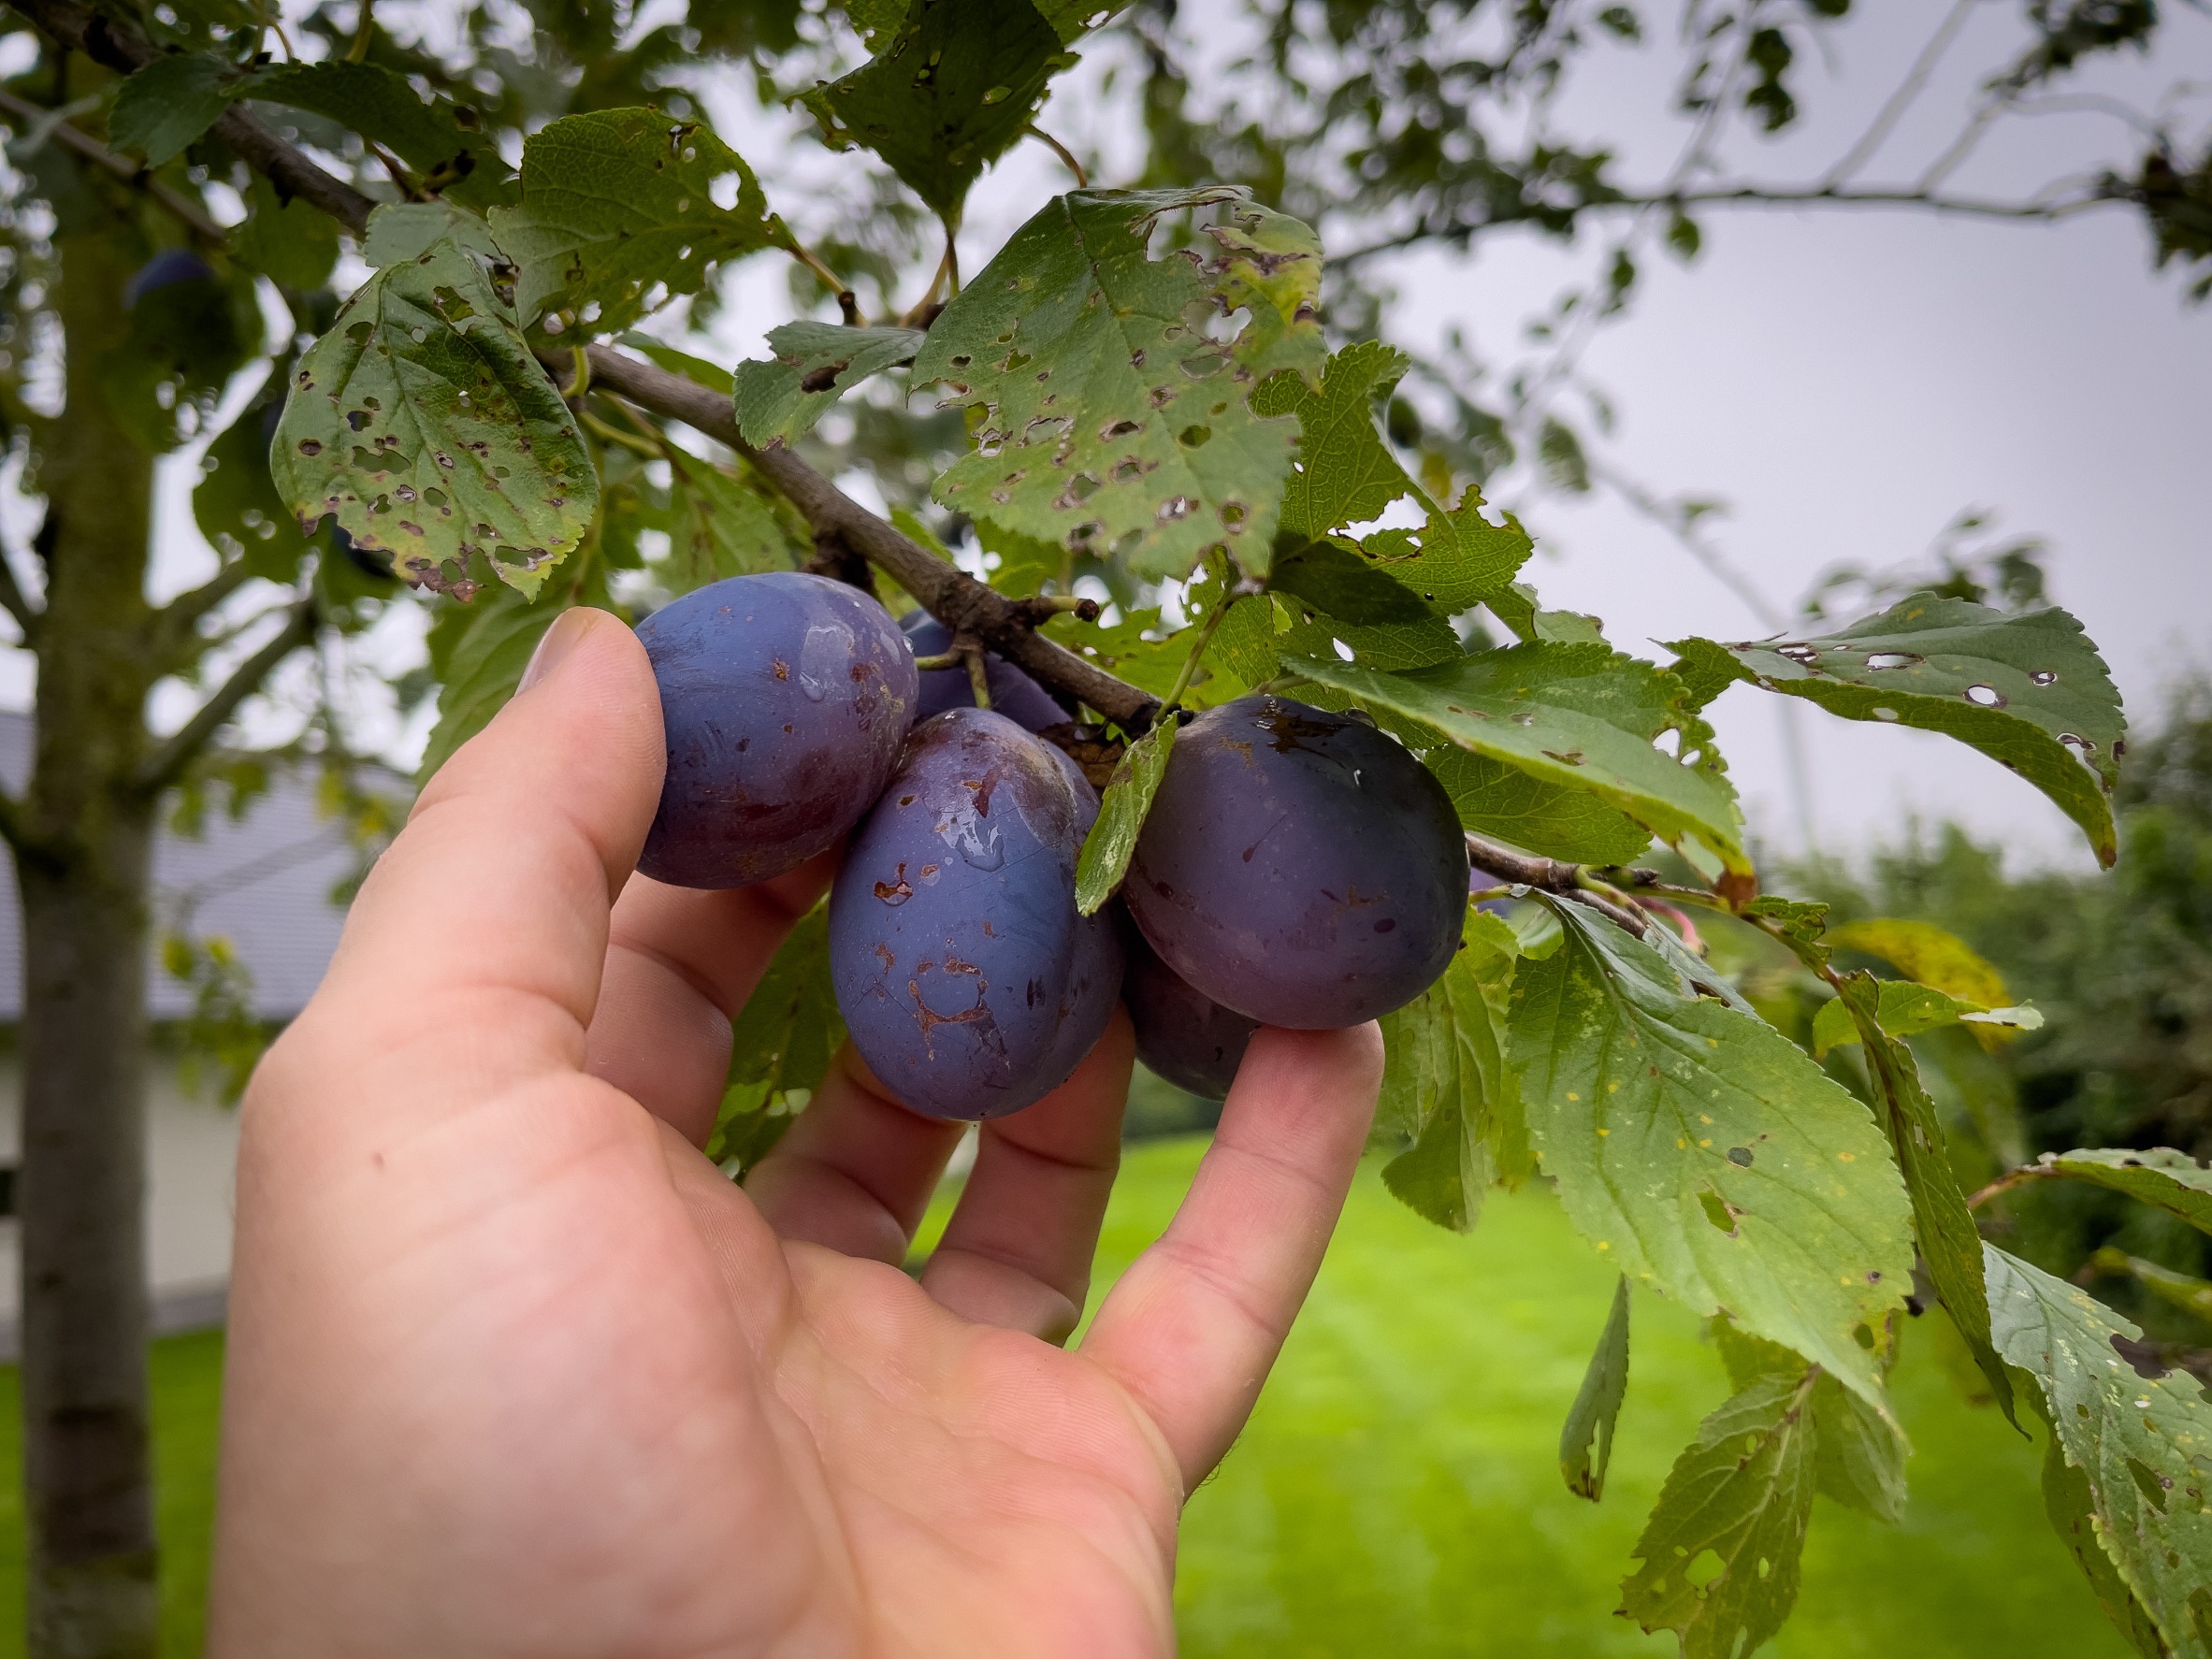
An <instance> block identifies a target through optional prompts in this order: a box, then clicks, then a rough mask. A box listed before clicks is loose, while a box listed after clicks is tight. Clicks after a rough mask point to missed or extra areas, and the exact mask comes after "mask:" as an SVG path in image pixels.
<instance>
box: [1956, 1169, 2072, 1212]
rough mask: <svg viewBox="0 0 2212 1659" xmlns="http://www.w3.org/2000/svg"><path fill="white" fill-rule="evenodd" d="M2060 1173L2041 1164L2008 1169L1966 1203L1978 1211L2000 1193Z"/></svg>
mask: <svg viewBox="0 0 2212 1659" xmlns="http://www.w3.org/2000/svg"><path fill="white" fill-rule="evenodd" d="M2058 1173H2059V1172H2058V1171H2057V1170H2054V1169H2052V1168H2050V1167H2049V1166H2048V1165H2046V1164H2041V1163H2023V1164H2022V1165H2020V1167H2019V1168H2017V1169H2008V1170H2006V1171H2005V1172H2004V1174H2002V1175H2001V1176H1998V1177H1997V1178H1996V1179H1995V1180H1994V1181H1991V1182H1990V1183H1989V1184H1988V1186H1987V1187H1984V1188H1983V1189H1982V1190H1980V1191H1979V1192H1976V1193H1975V1194H1974V1195H1973V1197H1972V1198H1969V1199H1968V1200H1967V1201H1966V1207H1967V1208H1968V1209H1970V1210H1978V1209H1980V1208H1981V1207H1982V1205H1985V1204H1988V1202H1989V1200H1991V1199H1992V1198H1995V1197H1996V1196H1998V1194H2000V1193H2002V1192H2010V1191H2011V1190H2013V1189H2014V1188H2016V1187H2025V1186H2026V1185H2028V1183H2029V1182H2031V1181H2040V1180H2044V1179H2046V1177H2048V1176H2054V1175H2057V1174H2058Z"/></svg>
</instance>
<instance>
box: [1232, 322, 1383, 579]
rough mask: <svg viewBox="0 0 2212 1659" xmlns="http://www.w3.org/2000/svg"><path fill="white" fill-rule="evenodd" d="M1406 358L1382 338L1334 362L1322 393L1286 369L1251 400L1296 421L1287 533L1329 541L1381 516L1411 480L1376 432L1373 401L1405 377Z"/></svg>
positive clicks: (1285, 500)
mask: <svg viewBox="0 0 2212 1659" xmlns="http://www.w3.org/2000/svg"><path fill="white" fill-rule="evenodd" d="M1408 361H1409V359H1408V358H1407V356H1406V354H1405V353H1403V352H1401V351H1398V350H1397V349H1396V348H1395V347H1393V346H1386V345H1384V344H1382V343H1381V341H1380V340H1363V341H1361V342H1359V343H1358V344H1355V345H1350V346H1346V347H1345V348H1344V349H1343V350H1342V351H1340V352H1338V353H1337V354H1336V355H1335V356H1333V357H1331V358H1330V359H1329V361H1328V366H1327V368H1325V369H1324V370H1323V373H1322V382H1321V384H1320V385H1319V386H1318V387H1314V386H1308V384H1307V383H1306V382H1305V380H1304V379H1303V378H1301V377H1300V376H1299V375H1298V374H1297V373H1295V372H1294V371H1292V370H1288V369H1285V370H1283V371H1281V372H1279V373H1277V374H1274V375H1270V376H1269V377H1268V379H1267V381H1266V382H1265V384H1263V385H1262V386H1261V387H1260V389H1259V390H1258V391H1257V392H1255V393H1253V394H1252V408H1253V409H1254V410H1256V411H1258V412H1259V413H1261V414H1263V415H1295V416H1296V417H1297V419H1298V458H1297V460H1296V461H1295V462H1294V463H1293V465H1292V469H1291V479H1290V482H1289V483H1288V484H1287V485H1285V486H1284V489H1283V493H1282V527H1283V529H1284V530H1285V531H1286V532H1287V533H1289V534H1290V535H1293V536H1299V537H1311V536H1320V535H1324V534H1326V533H1327V532H1328V531H1330V530H1338V529H1342V528H1343V527H1345V526H1347V525H1353V524H1360V523H1363V522H1365V521H1366V520H1367V519H1371V518H1378V517H1380V516H1381V513H1382V510H1383V509H1384V508H1386V507H1388V506H1389V505H1390V504H1391V503H1392V502H1393V501H1395V500H1397V499H1398V498H1400V497H1402V496H1409V495H1411V494H1413V493H1414V484H1413V481H1412V479H1410V478H1409V477H1408V476H1407V475H1406V469H1404V468H1403V467H1401V466H1399V465H1398V459H1397V457H1396V456H1395V455H1394V454H1391V453H1390V449H1389V446H1388V445H1387V444H1385V443H1384V442H1383V441H1382V434H1381V432H1379V431H1377V430H1376V428H1375V403H1376V400H1377V399H1378V398H1381V397H1388V396H1389V395H1390V389H1391V388H1392V387H1393V386H1395V385H1396V384H1397V382H1398V380H1399V378H1400V377H1401V376H1403V375H1404V374H1405V372H1406V368H1407V364H1408Z"/></svg>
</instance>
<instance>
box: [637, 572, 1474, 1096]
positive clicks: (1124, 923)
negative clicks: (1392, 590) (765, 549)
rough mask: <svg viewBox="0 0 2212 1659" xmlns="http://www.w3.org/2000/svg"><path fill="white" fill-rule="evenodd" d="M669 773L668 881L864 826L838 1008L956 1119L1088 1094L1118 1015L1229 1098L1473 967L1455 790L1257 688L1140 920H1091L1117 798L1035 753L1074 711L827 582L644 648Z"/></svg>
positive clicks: (1223, 736) (834, 951)
mask: <svg viewBox="0 0 2212 1659" xmlns="http://www.w3.org/2000/svg"><path fill="white" fill-rule="evenodd" d="M638 637H639V639H640V640H641V641H643V643H644V646H645V649H646V653H647V655H648V656H650V657H651V658H652V662H653V669H654V673H655V676H656V678H657V679H658V683H659V687H660V703H661V712H662V717H663V719H664V721H665V723H666V727H667V734H668V774H667V781H666V783H665V785H664V786H663V788H662V792H661V798H660V808H659V812H658V815H657V816H656V817H655V818H654V821H653V828H652V831H651V833H650V835H649V836H648V838H647V840H646V843H645V850H644V854H643V858H641V859H640V861H639V868H640V869H641V870H643V872H644V873H646V874H647V875H650V876H653V877H654V878H656V879H657V880H660V881H665V882H673V883H676V884H679V885H681V886H685V887H743V886H745V885H747V884H749V883H753V882H759V881H766V880H768V879H769V878H771V877H773V876H775V875H780V874H782V873H784V872H786V871H788V870H790V869H793V868H795V867H796V866H798V865H800V864H802V863H803V862H805V861H806V860H807V859H808V858H813V857H815V856H816V855H817V854H818V853H821V852H824V851H826V850H828V849H829V848H830V847H831V846H832V845H834V844H836V842H837V840H838V838H839V837H841V836H844V835H845V834H846V833H847V832H848V831H850V832H851V837H852V839H851V842H850V844H849V845H848V846H847V848H846V855H845V860H844V864H843V866H842V868H841V869H840V871H839V873H838V875H837V879H836V883H835V885H834V887H832V888H831V897H830V958H831V978H832V980H833V982H834V984H835V987H836V993H837V1005H838V1008H839V1009H840V1011H841V1012H842V1013H843V1014H844V1016H845V1021H846V1026H847V1027H848V1028H849V1030H850V1031H851V1034H852V1041H853V1045H854V1046H855V1047H856V1048H857V1049H858V1050H859V1051H860V1057H861V1058H862V1059H863V1060H866V1061H867V1062H868V1064H869V1066H870V1068H871V1069H872V1070H873V1071H874V1072H875V1075H876V1077H877V1078H878V1079H879V1080H880V1081H881V1082H882V1083H883V1085H884V1086H885V1087H886V1088H887V1089H889V1090H890V1092H891V1093H892V1094H893V1095H895V1096H896V1097H897V1098H898V1099H900V1100H901V1101H903V1102H904V1103H905V1104H907V1105H909V1106H911V1107H913V1108H914V1109H915V1110H917V1111H918V1112H923V1113H927V1114H930V1115H931V1116H933V1117H939V1118H993V1117H998V1116H1001V1115H1003V1114H1005V1113H1007V1112H1013V1111H1019V1109H1020V1108H1021V1107H1023V1106H1026V1105H1029V1104H1032V1103H1033V1102H1034V1101H1036V1100H1039V1099H1041V1098H1042V1097H1043V1096H1045V1095H1046V1094H1048V1093H1049V1092H1050V1091H1051V1090H1052V1089H1056V1088H1058V1087H1059V1086H1060V1084H1061V1083H1063V1082H1064V1081H1065V1080H1066V1078H1067V1076H1068V1075H1069V1074H1070V1073H1071V1072H1073V1071H1074V1070H1075V1069H1076V1066H1077V1063H1078V1062H1079V1061H1080V1060H1082V1058H1083V1056H1084V1055H1085V1054H1087V1053H1088V1052H1089V1051H1090V1049H1091V1046H1092V1044H1094V1043H1095V1042H1097V1040H1098V1038H1099V1035H1100V1033H1101V1032H1103V1031H1105V1029H1106V1022H1107V1020H1108V1019H1109V1018H1110V1017H1111V1016H1112V1013H1113V1006H1114V1003H1115V1002H1116V1000H1117V999H1119V1000H1120V1001H1121V1002H1123V1003H1126V1004H1127V1006H1128V1008H1129V1012H1130V1016H1131V1017H1132V1019H1133V1021H1134V1022H1135V1028H1136V1038H1137V1052H1138V1054H1139V1055H1140V1056H1141V1057H1142V1058H1143V1060H1145V1062H1146V1063H1147V1064H1148V1065H1149V1066H1150V1067H1151V1068H1152V1069H1153V1070H1154V1071H1156V1072H1158V1073H1159V1074H1160V1075H1163V1076H1164V1077H1166V1078H1167V1079H1168V1080H1169V1081H1171V1082H1174V1083H1176V1084H1178V1085H1180V1086H1181V1087H1183V1088H1186V1089H1191V1090H1193V1091H1194V1092H1196V1093H1199V1094H1204V1095H1207V1096H1209V1097H1212V1098H1214V1099H1219V1098H1221V1096H1222V1094H1224V1093H1225V1092H1226V1091H1227V1089H1228V1086H1229V1081H1230V1079H1231V1078H1232V1077H1233V1076H1234V1075H1236V1067H1237V1063H1238V1061H1239V1060H1241V1059H1242V1058H1243V1054H1244V1048H1245V1044H1246V1042H1247V1040H1248V1039H1249V1038H1250V1037H1251V1032H1252V1031H1253V1030H1254V1029H1256V1028H1257V1027H1258V1026H1260V1025H1276V1026H1288V1027H1294V1028H1301V1029H1306V1030H1321V1029H1328V1028H1334V1027H1339V1026H1348V1025H1354V1024H1357V1023H1359V1022H1360V1021H1362V1020H1365V1019H1369V1018H1372V1017H1374V1016H1376V1015H1378V1014H1381V1013H1384V1012H1386V1011H1388V1010H1390V1009H1392V1008H1395V1007H1398V1006H1399V1005H1401V1004H1403V1003H1407V1002H1409V1001H1410V1000H1411V999H1412V998H1414V997H1416V996H1418V995H1420V994H1421V992H1422V991H1424V990H1425V989H1426V988H1428V987H1429V985H1430V984H1432V983H1433V982H1434V981H1435V979H1436V978H1437V976H1438V975H1439V974H1441V973H1442V972H1443V970H1444V967H1445V964H1446V963H1447V962H1449V961H1450V960H1451V958H1452V953H1453V951H1454V950H1455V949H1456V948H1457V947H1458V944H1459V935H1460V925H1461V917H1462V913H1463V911H1464V908H1465V906H1466V903H1467V852H1466V846H1465V843H1464V841H1463V840H1462V837H1461V833H1460V829H1459V825H1458V822H1457V819H1456V817H1455V815H1454V814H1453V809H1452V804H1451V801H1449V799H1448V798H1447V797H1446V796H1445V794H1444V791H1443V789H1442V787H1441V786H1439V784H1438V783H1437V781H1436V780H1435V778H1433V777H1432V776H1431V775H1430V774H1429V772H1427V770H1426V769H1425V768H1424V767H1423V766H1421V765H1420V763H1419V762H1418V761H1416V760H1415V759H1414V758H1413V757H1411V756H1410V754H1408V753H1407V752H1406V750H1405V749H1403V748H1402V747H1400V746H1399V745H1398V744H1397V743H1395V742H1394V741H1393V740H1391V739H1390V738H1388V737H1386V736H1384V735H1383V734H1382V733H1381V732H1380V731H1377V730H1376V729H1374V728H1373V727H1371V726H1368V725H1366V724H1363V723H1362V722H1361V721H1360V720H1358V719H1356V718H1352V717H1348V716H1345V715H1342V714H1329V713H1326V712H1324V711H1323V710H1320V709H1314V708H1308V707H1307V706H1306V705H1304V704H1302V703H1296V702H1291V701H1289V700H1284V699H1281V698H1276V697H1265V696H1261V697H1248V698H1244V699H1242V700H1238V701H1236V702H1233V703H1228V704H1224V705H1223V706H1222V707H1220V708H1217V709H1213V710H1210V711H1208V712H1207V713H1206V714H1200V715H1199V716H1197V717H1196V718H1195V719H1193V720H1192V721H1191V722H1190V723H1189V724H1188V725H1187V726H1185V727H1184V728H1182V729H1181V730H1180V731H1179V732H1178V735H1177V739H1176V745H1175V750H1174V754H1173V757H1172V758H1171V759H1170V761H1169V763H1168V768H1167V772H1166V776H1165V778H1164V780H1163V782H1162V784H1161V786H1160V791H1159V794H1158V795H1157V797H1156V798H1155V800H1154V801H1153V804H1152V809H1151V812H1150V815H1149V817H1148V818H1147V820H1146V823H1145V827H1144V830H1143V833H1142V835H1141V836H1140V837H1139V839H1138V842H1137V846H1136V851H1135V857H1134V858H1132V860H1131V863H1130V868H1129V874H1128V878H1127V880H1126V882H1125V883H1124V885H1123V888H1122V892H1121V897H1120V901H1119V902H1117V903H1114V904H1109V905H1108V906H1106V908H1105V909H1103V910H1101V911H1099V912H1098V913H1097V914H1096V915H1095V916H1079V915H1077V911H1076V902H1075V890H1076V859H1077V853H1078V852H1079V851H1080V850H1081V848H1082V844H1083V839H1084V836H1085V835H1086V834H1087V833H1088V832H1089V830H1090V828H1091V825H1092V822H1093V821H1094V820H1095V819H1096V817H1097V815H1098V796H1097V793H1096V791H1094V790H1093V789H1092V786H1091V784H1090V782H1089V781H1088V780H1087V779H1086V778H1085V777H1084V775H1083V773H1082V772H1081V771H1080V770H1079V769H1078V768H1077V766H1076V764H1075V762H1074V761H1072V760H1071V759H1069V758H1068V757H1067V756H1066V755H1065V754H1064V753H1063V751H1062V750H1061V749H1059V748H1058V747H1056V746H1055V745H1054V744H1052V743H1048V742H1047V741H1046V740H1045V739H1043V738H1041V737H1039V736H1037V735H1036V733H1037V732H1038V731H1039V730H1041V729H1046V728H1048V727H1052V726H1057V725H1061V724H1063V723H1065V722H1066V721H1067V720H1068V719H1069V717H1070V716H1069V714H1068V713H1067V712H1066V711H1065V710H1063V708H1062V707H1061V706H1060V704H1059V703H1058V702H1056V701H1055V700H1053V699H1052V697H1051V696H1050V695H1049V694H1048V692H1046V690H1045V689H1044V688H1043V687H1042V686H1040V685H1037V683H1036V682H1035V681H1034V680H1033V679H1031V678H1030V677H1029V676H1028V675H1026V674H1024V673H1022V672H1021V671H1019V669H1016V668H1015V667H1013V665H1011V664H1010V663H1006V662H1005V661H1003V660H1001V659H999V658H997V657H995V656H993V657H990V658H988V659H987V688H988V690H989V691H990V703H991V707H990V710H989V711H985V710H982V709H978V708H976V706H975V702H974V698H973V695H972V693H971V691H970V683H969V679H968V676H967V673H966V671H965V670H964V669H933V670H931V671H928V672H922V671H919V670H918V669H917V667H916V664H915V658H916V656H918V655H919V656H932V655H935V654H938V653H941V652H943V651H944V650H945V649H946V648H947V645H948V644H949V640H948V639H947V635H946V632H945V629H944V628H943V626H942V625H941V624H939V623H938V622H936V621H935V620H933V618H931V617H929V616H927V615H926V614H924V613H919V612H917V613H914V614H913V615H912V616H910V617H908V618H907V620H906V622H905V624H904V627H902V625H900V624H898V623H894V622H893V621H892V620H891V617H890V614H889V613H888V612H887V611H885V610H884V608H883V607H882V606H881V605H879V604H877V603H876V602H875V599H872V598H870V597H869V596H868V595H866V594H864V593H862V592H860V590H859V589H857V588H854V587H850V586H847V585H846V584H841V583H837V582H832V581H830V580H827V579H826V578H823V577H819V576H812V575H806V574H802V573H799V572H777V573H773V574H768V575H759V576H739V577H733V578H731V579H730V580H729V581H725V582H718V583H716V584H713V585H712V586H709V587H703V588H701V589H699V590H698V591H696V592H694V593H690V594H687V595H685V596H684V597H683V598H681V599H677V600H675V601H674V602H673V603H672V604H670V605H669V606H667V607H666V608H665V609H663V610H660V611H658V612H655V613H653V614H652V615H651V616H649V617H647V618H646V619H645V621H643V623H641V624H640V625H639V628H638Z"/></svg>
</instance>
